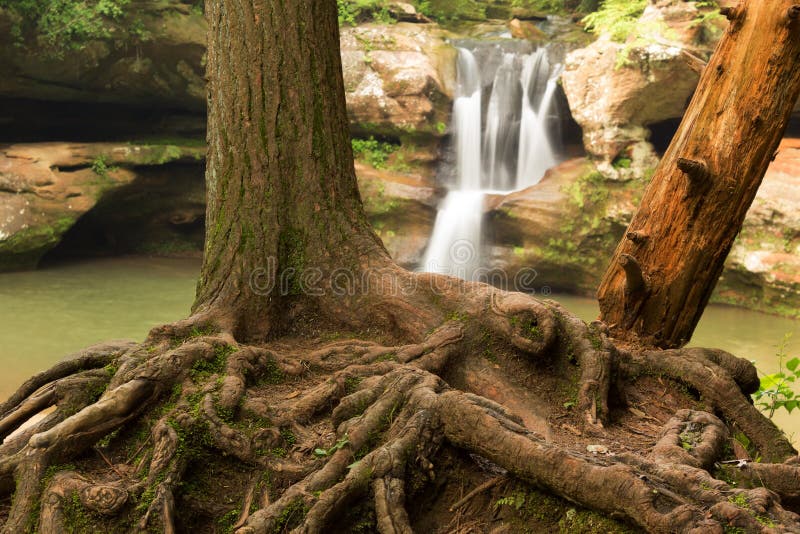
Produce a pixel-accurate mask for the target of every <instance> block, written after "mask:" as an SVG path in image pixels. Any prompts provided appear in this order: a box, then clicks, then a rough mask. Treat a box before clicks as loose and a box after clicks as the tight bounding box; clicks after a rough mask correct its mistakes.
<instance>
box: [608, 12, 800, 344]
mask: <svg viewBox="0 0 800 534" xmlns="http://www.w3.org/2000/svg"><path fill="white" fill-rule="evenodd" d="M723 12H724V13H725V15H726V16H727V17H728V19H729V20H730V26H729V28H728V30H727V31H726V33H725V35H724V37H723V38H722V40H721V42H720V43H719V46H718V47H717V50H716V52H715V53H714V55H713V57H712V58H711V61H710V63H709V64H708V66H707V67H706V68H705V71H704V72H703V74H702V77H701V79H700V84H699V86H698V88H697V91H696V93H695V95H694V98H693V99H692V101H691V103H690V105H689V108H688V110H687V112H686V114H685V116H684V118H683V121H682V122H681V125H680V127H679V129H678V132H677V133H676V134H675V137H674V138H673V140H672V143H671V144H670V146H669V149H668V150H667V152H666V154H665V155H664V158H663V159H662V160H661V163H660V165H659V166H658V169H657V170H656V172H655V175H654V177H653V179H652V181H651V183H650V185H649V186H648V188H647V190H646V191H645V194H644V198H643V199H642V204H641V206H640V208H639V211H638V213H637V214H636V216H635V217H634V218H633V220H632V221H631V224H630V226H629V227H628V231H627V237H626V238H625V239H623V241H622V242H621V243H620V244H619V245H618V246H617V250H616V252H615V253H614V257H613V259H612V262H611V265H610V266H609V268H608V271H607V272H606V274H605V277H604V279H603V281H602V283H601V285H600V288H599V291H598V298H599V301H600V309H601V314H602V318H603V320H604V321H605V322H606V323H607V324H609V325H610V326H611V327H612V331H613V332H614V333H615V334H616V335H618V336H621V337H631V338H635V339H638V340H640V341H642V342H645V343H648V344H654V345H657V346H661V347H678V346H682V345H684V344H685V343H687V342H688V341H689V339H690V338H691V336H692V333H693V332H694V329H695V326H696V325H697V322H698V321H699V319H700V316H701V314H702V313H703V309H704V308H705V306H706V304H707V303H708V300H709V297H710V296H711V293H712V291H713V289H714V286H715V284H716V282H717V279H718V278H719V276H720V273H721V272H722V268H723V264H724V262H725V258H726V257H727V255H728V252H729V251H730V249H731V246H732V245H733V242H734V240H735V238H736V235H737V234H738V233H739V230H740V229H741V226H742V222H743V221H744V217H745V214H746V213H747V210H748V208H749V207H750V204H751V203H752V201H753V198H754V197H755V195H756V192H757V190H758V187H759V185H760V184H761V180H762V178H763V177H764V174H765V172H766V170H767V166H768V165H769V163H770V161H771V160H772V159H773V157H774V154H775V151H776V149H777V147H778V144H779V142H780V139H781V137H782V135H783V133H784V131H785V129H786V125H787V122H788V120H789V116H790V114H791V112H792V108H793V106H794V103H795V102H796V101H797V98H798V94H800V69H798V60H799V59H800V5H796V4H795V2H794V1H793V0H770V1H764V0H745V1H743V2H741V3H740V4H739V5H738V6H736V7H734V8H728V9H723Z"/></svg>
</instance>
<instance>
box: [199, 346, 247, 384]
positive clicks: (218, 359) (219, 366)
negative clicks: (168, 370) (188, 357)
mask: <svg viewBox="0 0 800 534" xmlns="http://www.w3.org/2000/svg"><path fill="white" fill-rule="evenodd" d="M237 350H238V349H237V348H236V347H234V346H232V345H221V346H218V347H215V348H214V358H213V359H211V360H206V359H204V358H200V359H199V360H197V361H196V362H195V363H194V365H193V366H192V371H191V376H192V379H194V380H200V379H203V378H207V377H209V376H211V375H212V374H220V373H222V371H224V370H225V365H226V364H227V363H228V356H230V355H231V354H233V353H234V352H236V351H237Z"/></svg>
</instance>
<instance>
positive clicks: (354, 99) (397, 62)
mask: <svg viewBox="0 0 800 534" xmlns="http://www.w3.org/2000/svg"><path fill="white" fill-rule="evenodd" d="M446 35H447V34H446V33H445V32H444V31H443V30H441V29H440V28H439V27H438V26H435V25H432V24H410V23H398V24H393V25H391V26H377V25H362V26H358V27H353V28H343V29H342V62H343V65H344V82H345V91H346V97H347V105H348V106H347V109H348V113H349V116H350V120H351V124H352V130H353V131H354V133H356V135H364V136H366V135H383V136H390V137H394V138H399V139H403V138H409V137H412V138H437V137H441V135H442V134H443V133H444V129H443V128H442V125H446V124H448V122H449V117H450V111H451V107H452V95H453V93H454V90H455V49H454V48H453V47H451V46H450V45H449V44H447V43H446V41H445V37H446Z"/></svg>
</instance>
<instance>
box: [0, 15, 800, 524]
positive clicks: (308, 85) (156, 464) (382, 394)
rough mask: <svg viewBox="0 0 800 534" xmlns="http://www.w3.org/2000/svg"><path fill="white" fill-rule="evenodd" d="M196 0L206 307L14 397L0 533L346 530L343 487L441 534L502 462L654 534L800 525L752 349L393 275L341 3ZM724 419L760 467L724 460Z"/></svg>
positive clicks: (727, 454) (85, 356)
mask: <svg viewBox="0 0 800 534" xmlns="http://www.w3.org/2000/svg"><path fill="white" fill-rule="evenodd" d="M206 10H207V14H208V17H209V20H210V28H211V33H210V38H209V41H210V42H209V56H208V71H209V83H210V91H209V95H210V102H209V151H210V152H209V157H208V165H209V168H208V174H207V180H208V190H209V196H210V198H209V203H208V204H209V208H208V210H209V213H208V237H207V240H208V244H207V247H206V255H205V262H204V265H203V272H202V275H201V280H200V282H199V285H198V296H197V302H196V304H195V306H194V310H193V314H192V316H191V317H189V318H188V319H186V320H183V321H180V322H177V323H174V324H169V325H164V326H161V327H157V328H155V329H153V331H152V332H151V333H150V335H149V337H148V339H146V340H145V341H144V342H143V343H120V344H108V345H101V346H95V347H91V348H89V349H87V350H86V351H84V352H82V353H80V354H78V355H75V356H73V357H72V358H69V359H67V360H65V361H64V362H61V363H59V364H57V365H56V366H54V367H53V368H51V369H49V370H47V371H44V372H42V373H40V374H38V375H36V376H34V377H32V378H31V379H30V380H28V381H27V382H26V383H24V384H23V385H22V386H21V387H20V388H19V390H18V391H17V392H16V393H15V394H14V395H12V396H11V397H10V398H9V399H8V400H7V401H6V402H4V403H3V404H2V405H0V438H8V439H5V441H4V442H3V443H2V444H1V445H0V521H2V533H3V534H12V533H14V534H16V533H18V532H26V531H36V532H41V533H42V534H51V533H52V534H55V533H61V532H65V531H69V530H73V531H75V530H78V531H81V530H86V531H98V532H100V531H105V532H118V531H137V532H138V531H153V530H154V531H163V532H168V533H172V532H176V531H210V530H213V529H215V528H217V527H218V526H219V525H220V524H221V523H224V524H225V526H227V527H228V528H229V529H231V530H235V531H236V532H238V533H239V534H252V533H267V532H289V531H291V532H293V533H328V532H343V531H344V532H346V531H347V530H346V529H345V527H344V525H347V524H349V525H350V526H354V525H353V518H352V513H351V512H352V510H353V505H354V503H360V504H358V506H359V507H358V508H356V509H357V510H358V511H359V513H360V514H361V516H360V517H357V518H356V520H357V521H356V522H357V524H358V526H359V528H361V530H360V531H363V529H364V528H365V527H366V528H372V529H373V530H375V531H378V532H380V533H381V534H396V533H408V532H412V531H413V529H414V527H417V526H418V525H425V524H427V525H428V527H429V528H428V529H425V530H424V531H429V530H431V528H430V523H425V521H426V519H425V513H426V512H425V511H424V510H422V509H427V508H430V507H433V508H436V504H437V503H438V505H439V507H440V508H441V506H442V505H444V509H445V510H449V509H451V510H452V512H453V514H454V517H453V518H452V519H451V518H450V516H449V515H444V516H443V515H440V516H439V517H438V519H439V523H437V524H435V525H434V527H433V528H435V529H439V530H440V531H452V530H453V529H454V528H455V527H457V526H459V525H461V527H465V524H463V523H461V521H462V520H463V521H467V519H469V517H467V516H465V515H463V509H464V508H468V507H469V505H468V504H465V503H469V501H470V500H471V499H476V500H477V499H479V497H476V495H479V494H481V492H483V491H487V488H494V489H495V490H497V491H502V488H503V487H504V486H503V483H500V482H497V480H498V479H497V474H498V472H499V471H502V472H504V474H505V475H506V476H507V478H508V479H511V478H513V479H516V480H518V481H524V482H526V483H529V484H531V485H533V486H536V487H539V488H542V489H544V490H546V491H547V492H550V493H552V494H555V495H558V496H560V497H563V498H564V499H566V500H567V501H568V502H571V503H577V504H579V505H582V506H585V507H587V508H590V509H593V510H596V511H598V512H599V513H602V514H605V515H607V516H609V517H615V518H620V519H622V520H624V521H626V522H628V523H629V524H632V525H633V526H636V527H638V528H640V529H644V530H647V531H652V532H664V533H666V532H696V533H701V532H702V533H706V532H713V533H722V532H723V531H724V530H725V529H729V530H731V529H732V530H733V531H737V532H740V531H746V532H760V531H765V532H767V531H774V530H770V529H777V530H780V531H786V532H800V516H798V515H797V514H796V513H794V512H793V511H792V509H791V508H792V506H795V507H796V506H797V502H796V500H797V499H798V497H800V482H798V481H800V458H798V457H797V452H796V451H795V450H794V448H793V447H792V445H791V444H790V443H789V441H788V440H787V439H786V438H785V436H783V435H782V433H781V432H780V431H779V430H778V429H777V428H776V427H775V426H774V425H772V423H771V422H770V421H769V420H768V419H766V418H765V417H764V416H763V415H761V414H760V413H759V412H758V411H757V410H756V409H755V408H754V407H753V405H752V403H751V402H749V398H748V396H747V395H748V394H749V393H751V392H753V391H754V389H755V388H757V387H758V378H757V376H756V373H755V368H754V367H753V366H752V364H751V363H749V362H748V361H746V360H743V359H739V358H736V357H734V356H732V355H730V354H727V353H724V352H721V351H715V350H705V349H686V350H656V349H648V348H642V347H640V346H638V347H633V348H632V347H630V346H626V345H624V344H623V343H621V342H618V341H617V340H614V339H612V338H611V337H609V335H608V333H609V332H608V328H607V327H606V326H605V325H604V324H602V323H599V322H598V323H593V324H591V325H587V324H585V323H584V322H583V321H581V320H580V319H578V318H576V317H575V316H573V315H571V314H570V313H569V312H568V311H567V310H565V309H563V308H562V307H560V306H559V305H558V304H557V303H555V302H551V301H544V302H542V301H538V300H536V299H534V298H532V297H531V296H529V295H524V294H520V293H510V292H505V291H501V290H497V289H494V288H492V287H489V286H487V285H484V284H478V283H471V282H465V281H463V280H456V279H453V278H449V277H445V276H440V275H433V274H418V273H410V272H408V271H405V270H403V269H400V268H398V267H397V266H396V265H394V263H392V261H391V260H390V259H389V257H388V255H387V254H386V252H385V250H384V249H383V247H382V246H381V244H380V241H379V240H378V239H377V238H376V237H375V236H374V235H373V233H372V232H371V230H370V228H369V226H368V225H367V223H366V220H365V218H364V214H363V211H362V208H361V205H360V201H359V197H358V190H357V188H356V182H355V178H354V173H353V164H352V159H351V152H350V148H349V145H348V132H347V127H346V117H345V103H344V96H343V95H344V92H343V88H342V76H341V63H340V57H339V48H338V43H339V40H338V35H337V33H338V27H337V24H336V22H337V10H336V3H335V2H334V1H333V0H328V1H320V0H209V1H208V2H207V6H206ZM759 20H762V22H763V20H765V19H759ZM656 398H658V400H657V401H656V402H653V401H654V399H656ZM669 399H671V400H669ZM48 408H52V411H50V412H46V413H45V415H44V417H43V418H41V419H38V420H36V419H33V417H34V416H36V415H37V414H40V413H42V412H43V411H44V410H45V409H48ZM31 420H32V421H33V422H32V426H30V427H27V428H21V426H22V424H23V423H25V422H26V421H31ZM14 431H17V433H16V434H14V435H13V436H12V435H11V434H12V432H14ZM734 432H735V433H737V434H740V435H743V436H746V438H747V440H744V441H746V442H747V443H749V444H750V445H751V451H750V452H749V453H750V454H757V455H759V456H761V457H762V458H763V459H764V463H760V464H755V463H751V462H749V461H747V459H745V458H742V456H741V455H739V456H738V458H739V459H741V461H740V462H736V461H735V458H736V457H735V456H733V453H732V452H731V450H736V444H735V443H734V442H732V441H731V435H732V434H733V433H734ZM598 443H601V444H603V443H604V444H606V445H605V446H598ZM737 443H738V442H737ZM587 447H588V449H587ZM731 447H733V449H731ZM604 448H605V450H604ZM587 451H589V452H587ZM463 453H469V454H463ZM745 454H748V453H745ZM448 458H449V460H448ZM721 461H728V462H731V461H733V463H734V464H735V465H737V467H735V468H729V469H724V468H723V466H724V465H727V464H720V463H719V462H721ZM459 466H460V467H459ZM452 472H462V473H463V472H469V473H471V478H469V480H470V481H471V482H470V484H473V483H474V489H473V491H471V492H469V493H468V494H467V495H466V496H463V495H462V492H464V490H466V488H465V487H463V486H464V479H462V478H460V477H458V476H451V474H452ZM734 478H735V479H737V482H738V485H737V484H736V483H735V482H734V481H733V479H734ZM723 479H724V480H723ZM432 484H438V485H437V486H436V491H435V492H433V493H435V495H437V497H436V499H435V502H434V503H433V504H431V503H430V497H427V498H426V495H425V493H426V491H425V489H426V488H427V487H430V486H431V485H432ZM501 496H503V494H502V493H499V494H495V495H494V497H493V498H492V500H491V501H489V502H484V505H483V506H479V507H478V510H477V511H476V512H474V513H473V517H472V519H474V521H472V522H471V523H470V524H471V525H472V526H474V527H475V530H476V531H479V532H482V531H486V532H488V531H489V529H490V528H491V525H490V521H491V520H493V517H489V516H493V515H494V512H493V507H492V506H491V503H492V502H495V503H496V502H497V501H498V498H499V497H501ZM226 499H229V501H228V502H226ZM793 499H794V501H793ZM419 501H423V502H426V503H427V504H425V505H424V506H421V505H419V504H418V502H419ZM371 514H372V515H371ZM545 515H546V514H545ZM371 517H372V518H374V519H370V518H371ZM348 518H349V519H348ZM526 520H527V521H535V520H536V519H535V517H528V518H527V519H526ZM348 521H349V523H348ZM454 525H455V527H454ZM556 525H557V524H556ZM556 525H553V524H552V523H551V524H550V525H549V528H553V527H555V526H556ZM451 527H452V528H451ZM419 528H420V529H424V528H425V527H423V526H420V527H419ZM524 528H531V529H535V528H536V527H535V526H529V525H525V527H524ZM547 529H548V528H545V530H547ZM737 529H738V530H737ZM462 530H463V529H462ZM421 531H422V530H421ZM464 531H466V530H464Z"/></svg>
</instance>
